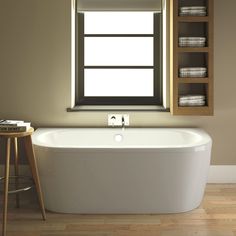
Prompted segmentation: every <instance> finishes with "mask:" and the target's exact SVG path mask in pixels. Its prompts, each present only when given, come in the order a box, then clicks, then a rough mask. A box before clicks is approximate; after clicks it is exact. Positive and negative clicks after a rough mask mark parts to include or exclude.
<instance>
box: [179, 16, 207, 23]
mask: <svg viewBox="0 0 236 236" xmlns="http://www.w3.org/2000/svg"><path fill="white" fill-rule="evenodd" d="M177 19H178V22H208V21H209V17H208V16H178V18H177Z"/></svg>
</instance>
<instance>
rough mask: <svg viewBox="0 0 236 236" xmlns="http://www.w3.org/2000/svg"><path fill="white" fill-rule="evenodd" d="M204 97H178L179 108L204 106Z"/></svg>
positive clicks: (196, 95)
mask: <svg viewBox="0 0 236 236" xmlns="http://www.w3.org/2000/svg"><path fill="white" fill-rule="evenodd" d="M205 104H206V96H205V95H198V94H195V95H181V96H179V106H181V107H197V106H205Z"/></svg>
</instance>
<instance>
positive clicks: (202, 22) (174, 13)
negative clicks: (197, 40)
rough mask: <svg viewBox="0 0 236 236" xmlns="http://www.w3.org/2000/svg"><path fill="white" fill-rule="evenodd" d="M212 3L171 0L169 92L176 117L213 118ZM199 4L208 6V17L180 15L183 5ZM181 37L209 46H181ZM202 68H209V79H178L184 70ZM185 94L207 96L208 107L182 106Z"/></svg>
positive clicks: (201, 0) (211, 0)
mask: <svg viewBox="0 0 236 236" xmlns="http://www.w3.org/2000/svg"><path fill="white" fill-rule="evenodd" d="M213 1H214V0H200V1H199V0H198V1H197V0H170V17H171V19H170V78H171V81H170V86H171V90H170V91H171V113H172V114H173V115H199V116H201V115H202V116H210V115H213V47H214V45H213ZM198 5H201V6H206V7H207V16H179V8H180V6H198ZM179 37H206V39H207V43H206V47H179V45H178V44H179ZM202 66H204V67H206V68H207V77H206V78H180V77H179V69H180V68H181V67H202ZM183 87H184V89H182V88H183ZM183 91H184V92H183ZM185 94H186V95H187V94H193V95H194V94H202V95H205V96H206V105H205V106H199V107H194V106H193V107H187V106H186V107H182V106H179V102H178V100H179V96H180V95H185Z"/></svg>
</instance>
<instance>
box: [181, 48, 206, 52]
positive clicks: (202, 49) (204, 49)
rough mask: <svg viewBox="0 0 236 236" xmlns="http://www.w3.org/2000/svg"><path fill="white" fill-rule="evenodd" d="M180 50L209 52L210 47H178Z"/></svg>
mask: <svg viewBox="0 0 236 236" xmlns="http://www.w3.org/2000/svg"><path fill="white" fill-rule="evenodd" d="M178 51H179V52H209V48H208V47H204V48H203V47H195V48H194V47H188V48H187V47H178Z"/></svg>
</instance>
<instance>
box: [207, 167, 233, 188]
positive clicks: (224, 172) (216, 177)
mask: <svg viewBox="0 0 236 236" xmlns="http://www.w3.org/2000/svg"><path fill="white" fill-rule="evenodd" d="M208 183H222V184H230V183H236V165H217V166H215V165H211V166H210V170H209V175H208Z"/></svg>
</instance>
